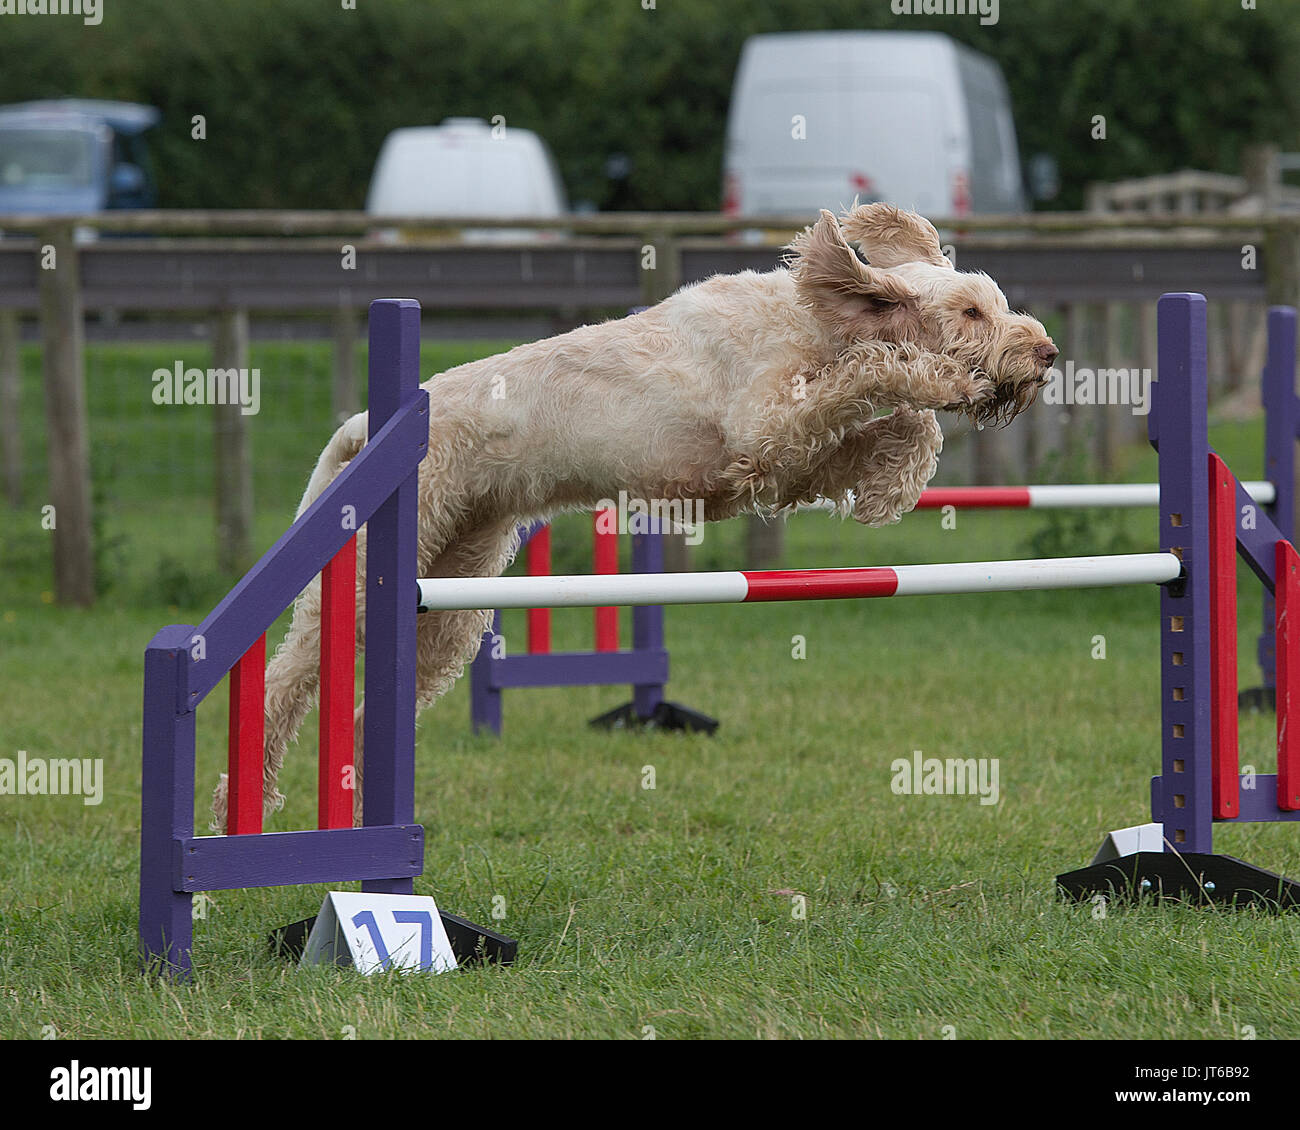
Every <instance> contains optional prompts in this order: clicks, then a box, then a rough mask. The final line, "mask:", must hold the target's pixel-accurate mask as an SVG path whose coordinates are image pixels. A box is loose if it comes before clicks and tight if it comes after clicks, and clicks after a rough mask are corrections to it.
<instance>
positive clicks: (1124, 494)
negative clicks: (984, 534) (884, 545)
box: [809, 480, 1277, 510]
mask: <svg viewBox="0 0 1300 1130" xmlns="http://www.w3.org/2000/svg"><path fill="white" fill-rule="evenodd" d="M1241 485H1242V486H1243V487H1245V488H1246V493H1247V494H1249V495H1250V497H1251V498H1253V499H1254V500H1255V501H1256V502H1258V503H1259V504H1260V505H1261V506H1272V505H1273V503H1274V501H1276V499H1277V488H1276V487H1275V486H1274V485H1273V484H1272V483H1271V482H1267V481H1265V480H1257V481H1253V482H1248V483H1242V484H1241ZM1159 505H1160V484H1159V483H1060V484H1051V485H1046V486H1034V487H931V488H930V489H929V490H923V491H922V492H921V498H920V501H918V502H917V504H916V509H917V510H941V509H942V508H943V507H945V506H955V507H957V508H958V509H959V510H962V509H964V510H1086V509H1088V508H1089V507H1103V506H1104V507H1107V508H1113V509H1137V508H1139V507H1144V506H1159ZM835 508H836V506H835V503H833V502H829V501H827V502H823V503H821V504H819V505H815V506H812V507H809V509H813V510H834V509H835Z"/></svg>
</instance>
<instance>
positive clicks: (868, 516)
mask: <svg viewBox="0 0 1300 1130" xmlns="http://www.w3.org/2000/svg"><path fill="white" fill-rule="evenodd" d="M942 450H943V432H942V431H940V430H939V421H938V420H936V419H935V416H934V413H933V412H932V411H930V410H929V409H926V410H924V411H921V412H914V411H913V410H912V409H910V408H896V409H895V410H894V412H893V413H892V414H891V415H889V416H882V417H880V418H879V419H876V420H872V421H871V423H869V424H868V425H867V426H866V427H865V428H864V429H863V430H862V432H861V433H860V434H858V435H856V436H853V437H852V438H851V439H848V440H846V441H845V442H844V444H843V445H841V448H840V450H839V451H838V452H837V453H836V462H838V463H840V464H841V468H842V469H841V476H842V477H841V479H840V481H841V482H842V481H844V480H845V479H847V480H848V481H849V484H850V485H851V486H852V490H853V496H854V497H853V518H854V520H855V521H858V522H861V523H862V524H863V525H864V526H887V525H890V524H891V523H893V522H897V521H898V520H899V518H901V517H902V516H903V515H904V514H906V513H908V512H909V511H911V510H913V509H915V507H916V504H917V502H918V501H920V498H921V492H922V491H923V490H924V489H925V485H926V483H928V482H929V481H930V480H931V479H932V478H933V477H934V472H935V470H936V469H937V468H938V466H939V453H940V452H941V451H942Z"/></svg>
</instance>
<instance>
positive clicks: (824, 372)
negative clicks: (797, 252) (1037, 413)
mask: <svg viewBox="0 0 1300 1130" xmlns="http://www.w3.org/2000/svg"><path fill="white" fill-rule="evenodd" d="M992 394H993V382H992V381H990V380H989V379H988V378H987V377H986V376H984V375H983V374H982V373H973V372H971V371H970V369H969V368H967V367H966V366H965V365H963V364H962V363H961V362H959V361H956V360H954V359H953V358H951V357H948V356H946V355H944V354H942V353H931V352H929V351H928V350H924V349H921V348H920V347H919V346H916V345H912V344H910V343H903V344H894V343H892V342H884V341H860V342H855V343H854V344H853V345H850V346H849V347H848V348H846V349H845V350H844V351H843V352H841V353H839V354H838V355H836V357H835V359H834V360H833V361H831V362H829V363H828V364H826V365H823V366H821V368H819V369H816V370H813V371H812V372H811V373H801V374H798V375H796V376H795V378H794V379H793V381H792V382H791V388H790V390H789V395H790V396H791V398H792V399H793V400H795V401H799V400H804V401H806V402H807V403H806V405H804V406H803V407H804V408H805V409H807V408H814V407H815V409H816V411H817V413H818V415H820V416H822V417H823V418H824V419H825V420H826V422H828V423H831V422H834V423H836V424H842V425H847V424H850V423H852V422H853V421H855V420H861V419H862V417H863V409H864V408H866V409H867V414H868V415H870V412H871V411H873V410H876V409H880V408H899V407H906V408H915V409H925V408H947V409H953V410H956V409H961V408H968V407H970V406H971V405H972V404H978V403H979V402H980V401H982V400H985V399H987V398H988V397H989V396H991V395H992Z"/></svg>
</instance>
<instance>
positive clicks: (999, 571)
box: [419, 553, 1182, 612]
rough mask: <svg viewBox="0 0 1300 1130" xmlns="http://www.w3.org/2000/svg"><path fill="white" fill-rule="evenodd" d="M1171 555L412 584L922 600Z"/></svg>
mask: <svg viewBox="0 0 1300 1130" xmlns="http://www.w3.org/2000/svg"><path fill="white" fill-rule="evenodd" d="M1181 569H1182V563H1181V562H1180V561H1179V560H1178V558H1177V557H1175V556H1174V555H1173V554H1172V553H1127V554H1116V555H1110V556H1104V557H1052V558H1043V559H1040V560H1028V561H971V562H964V563H955V564H947V563H945V564H942V565H877V566H870V567H867V568H862V569H789V570H775V571H771V572H762V573H751V572H726V573H618V574H602V575H595V576H577V577H572V576H571V577H564V576H560V577H435V578H422V579H421V580H420V581H419V587H420V605H419V609H420V611H421V612H432V611H437V610H449V609H460V608H590V607H599V606H602V605H635V604H740V603H743V602H756V601H772V600H837V599H841V598H845V597H880V596H931V595H936V594H941V593H976V592H1022V591H1028V590H1031V589H1086V588H1102V587H1108V586H1113V585H1139V584H1164V583H1166V582H1168V581H1172V580H1174V579H1175V578H1177V577H1178V575H1179V573H1180V572H1181Z"/></svg>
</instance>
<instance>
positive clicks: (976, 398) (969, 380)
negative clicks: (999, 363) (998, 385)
mask: <svg viewBox="0 0 1300 1130" xmlns="http://www.w3.org/2000/svg"><path fill="white" fill-rule="evenodd" d="M950 384H951V388H952V394H953V395H952V397H951V399H949V401H948V403H946V404H945V405H944V408H945V409H946V410H947V411H949V412H963V411H965V410H966V409H969V408H973V407H974V406H975V405H977V404H983V403H984V401H986V400H989V399H990V398H992V396H993V394H994V392H995V391H996V389H995V386H994V384H993V381H992V380H990V379H989V378H988V377H987V376H985V375H984V374H983V373H981V372H973V373H969V372H968V373H961V374H959V375H958V376H956V377H954V378H953V379H952V381H951V382H950Z"/></svg>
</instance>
